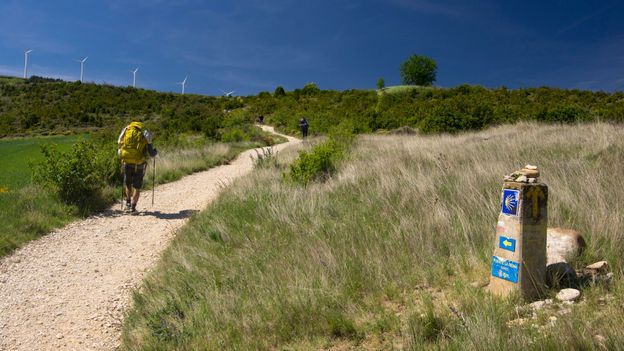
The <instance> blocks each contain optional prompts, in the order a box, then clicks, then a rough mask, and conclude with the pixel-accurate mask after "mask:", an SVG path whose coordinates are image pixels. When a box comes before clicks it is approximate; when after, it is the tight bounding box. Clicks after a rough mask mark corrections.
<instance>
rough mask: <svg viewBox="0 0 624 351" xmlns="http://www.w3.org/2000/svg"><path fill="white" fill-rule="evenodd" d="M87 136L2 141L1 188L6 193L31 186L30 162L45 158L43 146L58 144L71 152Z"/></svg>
mask: <svg viewBox="0 0 624 351" xmlns="http://www.w3.org/2000/svg"><path fill="white" fill-rule="evenodd" d="M86 137H87V136H86V135H70V136H51V137H37V138H15V139H6V140H0V164H1V165H2V172H1V173H0V188H1V189H4V191H9V190H17V189H20V188H22V187H24V186H26V185H28V184H30V180H31V179H30V178H31V169H30V167H29V162H37V161H40V160H41V159H42V158H43V155H42V154H41V146H42V145H44V144H52V143H54V144H57V145H58V148H59V150H61V151H66V150H69V148H70V147H71V145H73V144H74V143H75V142H76V141H78V140H79V139H81V138H86Z"/></svg>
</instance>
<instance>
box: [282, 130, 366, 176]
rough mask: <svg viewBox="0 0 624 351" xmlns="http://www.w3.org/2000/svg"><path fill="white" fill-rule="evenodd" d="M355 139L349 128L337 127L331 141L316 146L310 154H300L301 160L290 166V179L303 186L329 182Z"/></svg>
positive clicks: (331, 133) (332, 131) (332, 133)
mask: <svg viewBox="0 0 624 351" xmlns="http://www.w3.org/2000/svg"><path fill="white" fill-rule="evenodd" d="M353 139H354V135H353V133H352V132H351V130H350V129H349V126H347V125H344V124H341V125H340V126H338V127H335V128H334V129H332V130H331V131H330V134H329V140H327V141H326V142H324V143H322V144H319V145H316V146H315V147H314V148H313V149H312V151H310V152H305V151H301V152H300V153H299V158H297V160H295V162H294V163H293V164H292V165H291V166H290V174H289V178H290V179H291V180H292V181H293V182H295V183H299V184H301V185H307V184H308V183H310V182H311V181H325V180H327V179H328V178H329V177H330V176H331V175H332V174H334V173H335V172H336V165H337V164H338V162H339V161H340V160H341V159H342V158H343V157H344V155H345V154H346V153H347V150H348V148H349V146H350V145H351V144H352V143H353Z"/></svg>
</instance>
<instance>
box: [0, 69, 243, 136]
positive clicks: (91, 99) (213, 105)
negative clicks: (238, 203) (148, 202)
mask: <svg viewBox="0 0 624 351" xmlns="http://www.w3.org/2000/svg"><path fill="white" fill-rule="evenodd" d="M234 107H236V101H235V100H232V99H223V98H214V97H208V96H198V95H189V94H187V95H180V94H171V93H159V92H156V91H152V90H144V89H135V88H131V87H115V86H110V85H97V84H90V83H80V82H72V83H69V82H63V81H56V80H49V79H42V78H39V77H32V78H30V79H28V80H24V79H19V78H0V136H7V135H15V134H48V133H66V132H68V131H72V130H74V131H75V130H85V129H86V130H89V129H101V128H109V127H115V129H117V127H119V126H121V125H122V124H123V123H126V122H127V121H128V120H129V119H130V118H133V117H141V118H142V119H143V120H145V121H148V122H150V124H151V125H152V128H154V129H157V130H159V131H163V132H186V131H191V132H200V133H204V134H205V135H206V136H209V137H215V136H217V135H218V130H219V129H220V128H223V127H225V126H226V122H227V119H228V116H226V115H225V114H224V110H228V109H232V108H234Z"/></svg>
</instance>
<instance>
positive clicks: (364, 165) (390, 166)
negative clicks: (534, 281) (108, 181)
mask: <svg viewBox="0 0 624 351" xmlns="http://www.w3.org/2000/svg"><path fill="white" fill-rule="evenodd" d="M622 132H624V128H623V127H622V126H617V125H615V126H614V125H608V124H586V125H581V126H543V125H534V124H521V125H517V126H505V127H499V128H495V129H492V130H488V131H485V132H481V133H474V134H462V135H459V136H454V137H453V136H427V137H418V136H416V137H414V136H411V137H410V136H364V137H360V138H359V140H358V142H357V145H356V147H355V148H354V149H353V150H352V153H351V156H350V158H349V159H348V160H347V161H345V163H343V165H342V166H341V167H339V169H338V173H337V175H335V176H334V177H333V178H331V179H330V180H329V181H327V182H325V183H322V184H310V185H308V186H307V187H305V188H304V187H299V186H295V185H292V184H291V183H288V182H284V181H282V178H283V177H282V174H283V173H284V172H286V171H287V165H286V164H287V163H289V162H291V161H292V159H293V158H294V157H295V154H294V151H291V153H288V152H283V153H280V161H279V163H278V166H271V167H264V168H261V169H258V170H257V172H254V174H253V175H251V176H249V177H247V178H245V179H242V180H239V181H237V182H236V183H235V184H234V185H233V186H232V187H231V188H229V189H227V190H226V191H225V192H224V193H223V194H222V195H221V196H220V197H219V199H218V200H217V201H216V202H215V203H214V205H213V206H211V207H210V208H209V209H208V210H206V211H204V212H202V213H201V214H199V215H197V216H195V217H194V218H193V219H192V220H191V223H190V224H189V225H188V226H187V227H185V228H184V229H183V230H182V231H181V232H180V233H179V234H178V235H177V237H176V238H175V239H174V241H173V243H172V245H171V247H170V248H169V249H168V250H167V251H166V252H165V253H164V255H163V257H162V259H161V261H160V263H159V264H158V266H157V268H156V269H155V270H154V271H153V272H152V273H150V274H149V276H148V277H147V278H146V280H145V281H144V284H143V286H142V287H141V288H140V289H138V290H137V291H136V292H135V294H134V307H133V310H131V311H130V312H129V313H128V315H127V317H126V319H125V322H124V327H123V348H124V349H128V350H139V349H146V350H198V349H201V350H223V349H232V350H255V349H258V350H265V349H266V350H273V349H278V350H315V349H336V350H342V349H350V348H353V349H364V350H367V349H369V350H378V349H393V348H396V349H410V350H418V349H452V350H460V349H461V350H501V349H502V350H517V349H528V350H558V349H566V350H575V349H585V350H593V349H601V347H602V346H600V342H598V341H596V338H595V337H594V336H595V335H597V334H599V335H601V336H603V337H604V338H605V343H604V347H606V348H608V349H620V348H621V345H623V344H624V329H622V328H621V325H622V322H624V316H623V314H622V313H621V306H622V303H623V301H624V290H623V289H622V288H623V287H624V286H623V284H622V272H623V268H624V259H622V257H621V252H622V251H623V250H624V241H623V240H622V239H623V236H624V220H623V218H624V213H622V208H621V205H620V204H622V203H624V190H622V188H621V187H620V185H619V183H618V177H617V175H618V174H622V173H623V171H624V164H623V163H622V162H621V160H622V159H624V141H623V139H622V138H621V135H622ZM527 163H531V164H537V165H539V166H540V169H541V172H542V178H541V179H542V180H543V181H544V182H545V183H546V184H548V186H549V199H550V203H549V211H550V213H549V223H550V226H562V227H572V228H575V229H577V230H579V231H581V232H582V233H583V235H584V236H585V238H586V240H587V241H588V248H587V250H586V252H585V254H584V255H583V256H582V257H581V258H580V259H579V261H578V262H576V263H575V264H577V265H579V266H582V265H583V264H587V263H591V262H593V261H596V260H599V259H607V260H608V261H609V263H610V265H611V267H612V269H613V270H614V272H615V282H614V284H613V285H612V286H611V287H610V289H608V290H607V289H605V288H603V287H601V286H590V287H587V288H585V289H584V290H583V296H584V298H583V302H581V303H577V304H575V305H573V306H570V307H566V306H559V307H557V308H555V309H551V310H545V311H541V312H538V313H537V314H536V316H535V318H533V319H532V318H531V311H530V310H529V309H528V308H527V307H526V306H522V302H521V301H520V300H519V299H518V298H510V299H505V300H499V299H496V298H493V297H492V296H490V295H489V294H488V293H486V292H485V291H484V290H483V289H481V288H475V287H473V286H472V284H471V283H472V282H475V281H477V282H480V281H487V279H488V277H489V268H490V266H489V265H490V259H491V254H492V248H493V244H492V242H493V240H494V236H495V226H496V220H497V216H498V211H499V209H500V204H499V201H500V189H501V186H502V177H503V176H504V175H505V174H507V173H510V172H511V171H514V170H516V169H518V168H521V167H522V166H524V165H525V164H527ZM550 293H551V294H554V293H555V291H551V292H550ZM601 298H606V299H605V300H604V301H602V302H601V300H600V299H601ZM518 305H520V306H522V307H521V308H519V309H517V308H516V306H518ZM567 310H569V312H567V313H565V314H562V313H561V312H559V311H564V312H566V311H567ZM550 316H556V317H557V321H556V322H554V323H550V321H549V317H550ZM519 317H524V318H527V320H528V322H527V323H525V324H522V325H516V326H514V325H513V324H511V323H510V322H511V321H512V320H515V319H517V318H519Z"/></svg>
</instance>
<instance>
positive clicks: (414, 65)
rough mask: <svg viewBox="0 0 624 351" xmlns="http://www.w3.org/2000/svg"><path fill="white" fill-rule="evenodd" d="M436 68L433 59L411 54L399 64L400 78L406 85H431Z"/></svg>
mask: <svg viewBox="0 0 624 351" xmlns="http://www.w3.org/2000/svg"><path fill="white" fill-rule="evenodd" d="M437 70H438V65H437V64H436V62H435V61H434V60H433V59H431V58H429V57H426V56H418V55H412V56H410V57H409V58H408V59H407V60H406V61H405V62H403V63H402V64H401V80H402V81H403V84H408V85H431V84H433V82H435V80H436V73H437Z"/></svg>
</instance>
